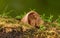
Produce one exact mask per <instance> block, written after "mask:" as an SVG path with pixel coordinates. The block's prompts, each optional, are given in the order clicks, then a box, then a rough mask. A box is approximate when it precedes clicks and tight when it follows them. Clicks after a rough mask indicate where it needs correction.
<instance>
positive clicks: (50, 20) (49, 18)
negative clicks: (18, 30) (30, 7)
mask: <svg viewBox="0 0 60 38" xmlns="http://www.w3.org/2000/svg"><path fill="white" fill-rule="evenodd" d="M52 18H53V16H52V15H50V16H49V17H46V18H45V21H46V22H52Z"/></svg>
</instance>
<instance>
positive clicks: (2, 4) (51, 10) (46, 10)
mask: <svg viewBox="0 0 60 38" xmlns="http://www.w3.org/2000/svg"><path fill="white" fill-rule="evenodd" d="M30 9H35V10H36V11H37V12H38V13H39V14H46V16H49V15H50V14H52V15H54V17H55V18H57V16H58V15H60V0H0V13H1V14H2V13H4V11H5V12H9V11H10V10H13V11H12V12H10V14H9V15H11V16H12V17H15V16H17V15H21V14H23V13H24V12H28V11H30Z"/></svg>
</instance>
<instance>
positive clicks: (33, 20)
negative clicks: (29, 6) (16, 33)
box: [21, 11, 43, 26]
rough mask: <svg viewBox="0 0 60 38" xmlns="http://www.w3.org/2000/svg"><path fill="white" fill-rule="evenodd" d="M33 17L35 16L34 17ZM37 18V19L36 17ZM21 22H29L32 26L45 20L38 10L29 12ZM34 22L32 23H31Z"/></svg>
mask: <svg viewBox="0 0 60 38" xmlns="http://www.w3.org/2000/svg"><path fill="white" fill-rule="evenodd" d="M32 17H33V18H32ZM35 18H36V19H35ZM21 22H23V23H28V24H30V25H32V26H39V24H43V20H42V19H41V18H40V15H39V14H38V13H37V12H36V11H30V12H28V13H27V14H26V15H25V16H24V17H23V18H22V19H21ZM31 23H32V24H31Z"/></svg>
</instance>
